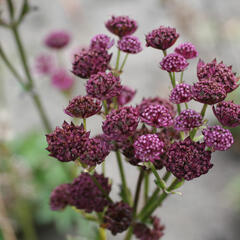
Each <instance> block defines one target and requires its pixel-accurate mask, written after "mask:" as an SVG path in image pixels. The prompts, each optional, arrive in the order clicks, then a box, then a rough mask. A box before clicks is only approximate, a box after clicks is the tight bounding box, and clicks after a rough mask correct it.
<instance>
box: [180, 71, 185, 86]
mask: <svg viewBox="0 0 240 240" xmlns="http://www.w3.org/2000/svg"><path fill="white" fill-rule="evenodd" d="M183 73H184V72H183V71H182V72H181V76H180V83H183Z"/></svg>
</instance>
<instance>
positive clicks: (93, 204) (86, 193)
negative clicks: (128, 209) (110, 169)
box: [70, 172, 111, 212]
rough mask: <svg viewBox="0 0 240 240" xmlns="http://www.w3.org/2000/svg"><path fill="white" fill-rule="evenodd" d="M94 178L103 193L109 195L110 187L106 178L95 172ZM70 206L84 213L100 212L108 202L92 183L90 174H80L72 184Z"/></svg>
mask: <svg viewBox="0 0 240 240" xmlns="http://www.w3.org/2000/svg"><path fill="white" fill-rule="evenodd" d="M94 177H95V178H96V180H97V181H98V183H99V184H100V186H102V188H103V189H104V191H105V193H106V194H109V193H110V191H111V185H110V184H109V183H108V178H105V177H104V176H103V175H102V174H97V173H96V172H95V173H94ZM70 204H71V205H72V206H75V207H76V208H77V209H81V210H84V211H86V212H92V211H96V212H102V211H103V209H104V208H105V207H106V206H108V205H109V204H110V202H109V201H108V199H107V198H106V196H104V194H103V193H102V191H100V190H99V188H98V187H97V186H96V184H95V183H94V182H93V180H92V178H91V176H90V174H89V173H81V175H80V176H79V177H77V178H75V179H74V181H73V183H72V187H71V202H70Z"/></svg>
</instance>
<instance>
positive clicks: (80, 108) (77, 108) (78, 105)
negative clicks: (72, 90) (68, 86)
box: [64, 96, 102, 118]
mask: <svg viewBox="0 0 240 240" xmlns="http://www.w3.org/2000/svg"><path fill="white" fill-rule="evenodd" d="M101 108H102V106H101V102H100V101H99V100H97V99H95V98H92V97H90V96H77V97H75V98H73V99H72V100H71V101H70V102H69V104H68V106H67V107H66V108H65V110H64V112H65V113H66V114H68V115H69V116H71V117H76V118H88V117H91V116H93V115H95V114H97V113H99V112H100V111H101Z"/></svg>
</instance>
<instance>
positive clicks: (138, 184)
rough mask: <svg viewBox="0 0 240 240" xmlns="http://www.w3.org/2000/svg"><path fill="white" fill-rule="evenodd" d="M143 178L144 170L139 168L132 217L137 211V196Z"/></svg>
mask: <svg viewBox="0 0 240 240" xmlns="http://www.w3.org/2000/svg"><path fill="white" fill-rule="evenodd" d="M143 178H144V170H143V169H142V168H141V170H140V173H139V176H138V180H137V187H136V192H135V197H134V203H133V217H134V218H135V216H136V213H137V207H138V202H139V196H140V192H141V185H142V181H143Z"/></svg>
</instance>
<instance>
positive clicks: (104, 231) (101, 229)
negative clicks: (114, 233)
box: [98, 227, 107, 240]
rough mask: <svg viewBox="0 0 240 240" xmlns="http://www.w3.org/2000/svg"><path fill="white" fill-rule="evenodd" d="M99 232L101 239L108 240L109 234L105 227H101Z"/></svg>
mask: <svg viewBox="0 0 240 240" xmlns="http://www.w3.org/2000/svg"><path fill="white" fill-rule="evenodd" d="M98 233H99V239H100V240H106V239H107V234H106V230H105V228H101V227H99V229H98Z"/></svg>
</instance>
